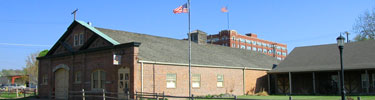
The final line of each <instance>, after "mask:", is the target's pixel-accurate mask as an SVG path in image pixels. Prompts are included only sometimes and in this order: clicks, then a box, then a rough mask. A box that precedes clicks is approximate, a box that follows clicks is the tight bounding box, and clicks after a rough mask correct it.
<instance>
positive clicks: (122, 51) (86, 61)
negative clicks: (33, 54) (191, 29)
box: [38, 20, 278, 99]
mask: <svg viewBox="0 0 375 100" xmlns="http://www.w3.org/2000/svg"><path fill="white" fill-rule="evenodd" d="M187 52H188V41H185V40H177V39H171V38H165V37H158V36H150V35H145V34H139V33H133V32H126V31H119V30H111V29H104V28H98V27H93V26H91V25H90V24H87V23H85V22H82V21H78V20H75V21H74V22H73V23H72V24H71V25H70V26H69V27H68V29H67V31H66V32H65V33H64V34H63V35H62V36H61V37H60V39H59V40H58V41H57V42H56V44H55V45H54V46H53V47H52V48H51V49H50V51H49V52H48V54H47V55H46V56H44V57H39V58H38V60H39V77H38V78H39V80H40V81H38V82H39V83H38V85H39V86H38V87H39V88H38V89H39V90H38V91H39V96H40V97H48V95H49V94H50V93H53V94H52V95H54V96H55V97H56V98H58V99H66V98H69V99H74V98H70V97H69V92H68V91H81V90H82V89H84V90H85V91H102V90H103V89H105V90H106V91H108V92H115V93H121V94H124V91H126V90H129V91H130V93H134V92H136V91H138V92H154V93H161V92H165V94H166V95H175V96H187V95H188V94H189V92H188V84H189V82H188V67H187V65H188V53H187ZM277 63H278V60H276V59H275V58H273V57H270V56H267V55H265V54H262V53H259V52H254V51H248V50H241V49H234V48H229V47H224V46H218V45H211V44H199V43H192V94H194V95H208V94H222V93H230V94H235V95H243V94H253V93H256V92H259V91H261V90H267V87H268V84H267V77H266V74H267V71H269V70H271V69H272V66H273V64H277ZM115 96H116V97H119V98H125V97H124V96H125V95H115ZM88 99H90V98H88ZM91 99H92V98H91Z"/></svg>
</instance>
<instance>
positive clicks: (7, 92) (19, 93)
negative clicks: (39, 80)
mask: <svg viewBox="0 0 375 100" xmlns="http://www.w3.org/2000/svg"><path fill="white" fill-rule="evenodd" d="M11 94H16V97H17V98H18V97H22V96H23V97H27V96H36V94H37V90H36V89H30V88H25V89H7V90H0V95H8V96H9V95H11Z"/></svg>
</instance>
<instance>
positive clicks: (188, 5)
mask: <svg viewBox="0 0 375 100" xmlns="http://www.w3.org/2000/svg"><path fill="white" fill-rule="evenodd" d="M187 7H188V22H189V28H188V29H189V32H188V35H189V36H188V37H189V96H192V95H191V34H190V0H188V4H187Z"/></svg>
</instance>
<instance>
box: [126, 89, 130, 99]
mask: <svg viewBox="0 0 375 100" xmlns="http://www.w3.org/2000/svg"><path fill="white" fill-rule="evenodd" d="M127 95H128V97H127V100H130V94H129V91H127Z"/></svg>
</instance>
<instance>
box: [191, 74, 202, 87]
mask: <svg viewBox="0 0 375 100" xmlns="http://www.w3.org/2000/svg"><path fill="white" fill-rule="evenodd" d="M191 81H192V82H193V83H192V85H191V87H193V88H199V87H200V86H201V74H193V75H192V78H191Z"/></svg>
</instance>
